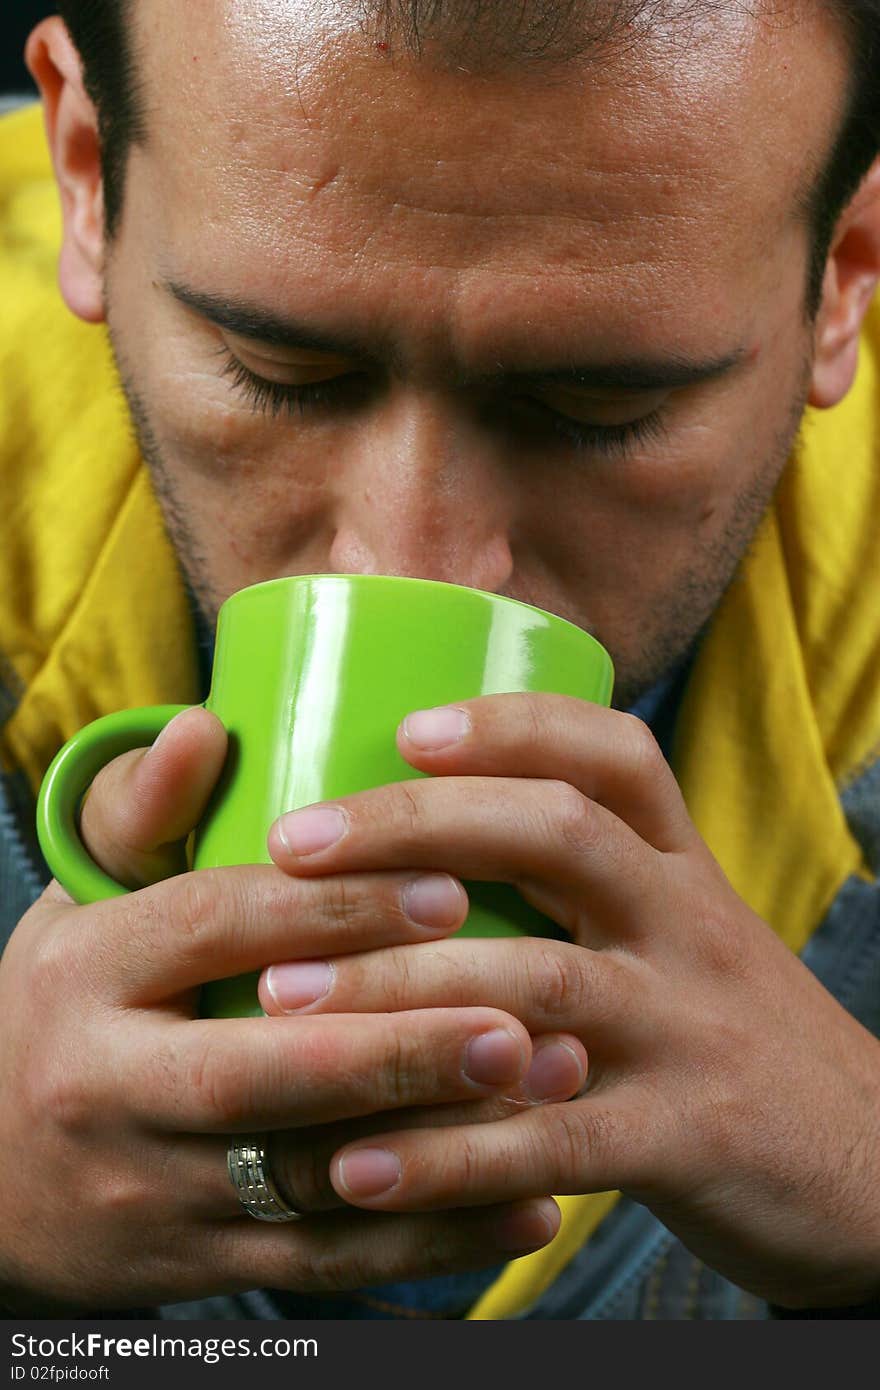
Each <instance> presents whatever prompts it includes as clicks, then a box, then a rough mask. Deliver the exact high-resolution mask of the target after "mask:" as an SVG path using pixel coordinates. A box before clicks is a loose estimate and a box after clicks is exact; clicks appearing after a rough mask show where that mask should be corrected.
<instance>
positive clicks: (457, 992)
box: [260, 937, 658, 1045]
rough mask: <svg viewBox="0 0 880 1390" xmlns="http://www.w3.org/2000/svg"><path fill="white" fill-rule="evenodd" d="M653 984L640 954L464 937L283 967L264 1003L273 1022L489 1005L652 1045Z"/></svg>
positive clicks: (553, 1028) (545, 1027)
mask: <svg viewBox="0 0 880 1390" xmlns="http://www.w3.org/2000/svg"><path fill="white" fill-rule="evenodd" d="M652 979H653V977H652V976H651V974H650V973H649V971H648V969H647V967H646V966H645V965H644V964H643V962H642V961H641V960H640V959H639V958H638V957H637V956H635V955H632V954H629V953H627V954H624V953H618V952H615V951H602V952H596V951H589V950H585V948H584V947H583V946H577V945H573V944H572V943H570V942H566V941H545V940H542V939H540V938H538V937H515V938H509V939H503V940H489V939H485V940H480V939H477V938H471V937H460V938H458V939H456V940H454V941H439V942H435V943H433V944H430V945H423V946H406V947H398V948H396V949H395V948H394V947H389V948H388V949H387V950H382V951H367V952H363V953H361V954H354V955H346V956H340V957H339V958H338V959H336V960H332V961H331V960H324V961H318V960H312V961H289V962H285V963H283V964H278V965H273V966H271V967H270V968H269V970H267V971H266V972H265V973H264V974H263V976H262V977H261V980H260V1002H261V1003H262V1005H263V1008H264V1009H265V1010H266V1012H267V1013H269V1014H273V1015H282V1014H288V1015H292V1014H298V1015H302V1014H303V1013H308V1014H315V1013H379V1012H393V1011H395V1010H399V1009H444V1008H455V1007H459V1006H474V1005H488V1006H490V1007H492V1008H495V1009H501V1010H503V1011H504V1012H505V1013H508V1014H512V1015H513V1016H514V1018H518V1019H519V1020H520V1022H521V1023H523V1024H524V1025H525V1027H526V1028H527V1029H528V1031H529V1032H530V1033H531V1034H532V1036H535V1035H536V1034H546V1033H551V1032H557V1031H564V1032H567V1033H573V1034H575V1035H577V1036H578V1037H582V1038H583V1039H584V1040H585V1041H587V1042H591V1041H593V1040H595V1039H605V1038H607V1037H608V1036H609V1035H610V1036H613V1037H614V1038H615V1039H616V1040H617V1042H618V1045H619V1044H620V1043H621V1041H622V1040H623V1039H629V1040H630V1041H631V1042H633V1041H637V1040H642V1041H649V1040H650V1038H651V1037H652V1036H655V1037H656V1030H657V1027H658V1022H657V1018H656V1015H655V1011H654V1009H653V1008H652V1007H651V1001H652V995H653V990H652Z"/></svg>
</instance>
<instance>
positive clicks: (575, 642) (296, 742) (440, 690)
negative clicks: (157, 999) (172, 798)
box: [37, 575, 614, 1018]
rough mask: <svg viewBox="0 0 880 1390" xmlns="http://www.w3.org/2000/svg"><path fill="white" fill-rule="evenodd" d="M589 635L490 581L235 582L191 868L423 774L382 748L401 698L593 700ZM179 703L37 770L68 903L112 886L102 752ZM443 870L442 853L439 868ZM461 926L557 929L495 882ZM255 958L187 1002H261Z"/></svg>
mask: <svg viewBox="0 0 880 1390" xmlns="http://www.w3.org/2000/svg"><path fill="white" fill-rule="evenodd" d="M613 682H614V672H613V667H612V664H611V659H610V657H609V656H608V654H607V652H606V651H605V650H604V648H603V647H602V646H601V645H600V644H599V643H598V642H597V641H596V640H595V638H593V637H591V636H589V634H588V633H586V632H583V631H582V630H581V629H580V628H578V627H575V626H574V624H572V623H569V622H566V621H565V620H564V619H563V618H558V617H555V616H554V615H553V614H551V613H545V612H543V611H542V610H541V609H539V608H532V607H530V606H529V605H528V604H525V603H520V602H518V601H517V600H516V599H510V598H504V597H501V596H500V595H498V594H491V593H483V592H481V591H480V590H477V589H467V588H462V587H460V586H458V585H454V584H442V583H436V582H434V581H431V580H422V579H404V578H395V577H386V576H382V575H305V576H298V577H293V578H289V579H274V580H270V581H269V582H268V583H265V584H256V585H253V586H252V587H250V588H247V589H242V590H241V591H240V592H239V593H236V594H233V595H232V597H231V598H229V599H228V600H227V601H226V603H225V604H224V605H223V607H222V608H221V610H220V616H219V620H218V624H217V644H216V650H215V654H214V670H213V678H212V682H211V693H210V695H209V696H208V699H207V701H206V702H205V707H206V708H207V709H209V710H211V711H212V712H213V713H214V714H216V715H217V716H218V718H219V719H220V720H221V722H222V723H223V725H224V727H225V728H226V731H227V733H228V735H229V752H228V755H227V759H226V764H225V766H224V770H223V773H222V776H221V778H220V781H219V783H218V786H217V788H216V790H215V793H214V796H213V797H212V800H211V803H210V805H209V807H208V810H207V812H206V814H205V816H204V818H203V820H202V821H201V823H200V825H199V826H198V828H197V830H196V833H195V836H194V839H193V845H192V864H193V867H194V868H195V869H210V868H217V867H220V866H225V865H235V864H267V863H270V862H271V861H270V858H269V853H268V850H267V847H266V837H267V835H268V832H269V828H270V826H271V825H272V824H273V822H274V821H275V820H276V819H277V818H278V816H280V815H282V814H283V813H284V812H285V811H292V810H297V809H299V808H300V807H302V806H308V805H311V804H312V803H314V802H321V801H333V800H336V799H337V798H339V797H344V796H348V795H351V794H352V793H354V792H358V791H364V790H367V789H369V788H372V787H378V786H382V785H384V784H386V783H390V782H400V781H404V780H407V779H412V778H416V777H421V776H423V775H425V774H423V773H420V772H417V771H416V770H415V769H414V768H412V767H410V766H409V764H408V763H406V762H404V760H403V758H402V757H401V756H400V754H399V752H398V751H397V746H396V742H395V733H396V729H397V726H398V724H400V722H401V721H402V720H403V719H404V718H405V717H406V715H408V714H411V713H412V712H413V711H414V710H418V709H429V708H433V707H435V706H439V705H447V704H454V703H456V702H460V701H462V700H468V699H472V698H474V697H475V696H478V695H493V694H496V695H497V694H504V693H508V692H513V691H536V692H537V691H546V692H553V693H556V694H561V695H572V696H577V697H579V698H581V699H583V700H589V701H592V702H593V703H595V704H602V705H608V704H609V703H610V700H611V691H612V687H613ZM184 708H186V706H173V705H172V706H167V705H166V706H161V707H157V708H153V709H141V710H129V711H125V712H123V713H121V714H113V715H109V716H107V717H106V718H104V719H99V720H97V721H96V722H95V723H94V724H90V725H89V726H88V727H87V728H85V729H82V730H81V731H80V732H79V733H78V734H76V735H75V736H74V738H72V739H71V740H70V742H69V743H67V744H65V746H64V748H62V750H61V752H60V753H59V754H58V756H57V757H56V759H55V761H54V762H53V764H52V766H51V767H50V769H49V771H48V772H47V774H46V777H45V779H44V782H43V785H42V788H41V791H40V797H39V803H38V808H37V831H38V835H39V839H40V845H41V848H42V850H43V854H44V856H45V858H46V862H47V864H48V865H49V868H50V869H51V871H52V873H53V874H54V875H55V877H56V878H57V879H58V881H59V882H60V883H61V884H62V885H63V886H64V888H66V890H67V892H68V893H70V895H71V897H72V898H73V899H74V901H76V902H79V903H87V902H98V901H100V900H102V899H105V898H112V897H117V896H120V895H122V894H123V893H125V892H127V891H128V890H127V889H125V888H124V887H123V886H122V885H121V884H119V883H116V882H115V881H114V880H113V879H112V878H110V877H109V876H108V875H107V874H105V873H104V872H103V871H102V870H101V869H100V868H99V867H98V865H97V864H96V863H95V862H94V860H92V859H91V858H90V856H89V854H88V853H87V851H86V849H85V847H84V846H83V844H82V841H81V839H80V837H79V834H78V830H77V817H78V813H79V807H80V804H81V802H82V798H83V796H84V794H85V792H86V790H87V789H88V787H89V785H90V783H91V782H92V780H93V778H94V777H95V776H96V775H97V773H98V772H99V771H100V769H101V768H102V767H103V766H104V765H105V764H106V763H108V762H110V761H111V760H112V759H113V758H116V757H118V756H119V755H120V754H121V753H125V752H127V751H129V750H130V749H132V748H138V747H143V746H146V745H147V744H149V743H151V742H152V741H153V740H154V739H155V738H157V737H158V735H159V734H160V733H161V731H162V729H163V728H164V727H165V725H166V724H167V723H168V722H169V720H171V719H172V718H173V717H174V715H175V714H178V713H180V711H181V709H184ZM438 867H441V868H442V865H441V866H438ZM467 888H468V893H469V897H470V911H469V913H468V917H467V921H466V922H465V924H464V926H463V927H462V928H461V932H462V934H465V935H470V936H507V935H520V934H525V935H532V936H535V935H539V936H540V935H548V934H551V933H552V934H554V935H556V934H557V929H556V928H555V926H553V925H552V924H551V923H549V921H548V920H547V919H546V918H545V917H543V916H542V915H541V914H540V913H539V912H537V911H536V910H535V909H534V908H532V907H531V906H530V905H529V904H528V903H526V901H525V900H524V899H523V898H522V897H521V896H520V895H519V894H518V893H517V892H516V891H515V890H514V889H513V888H512V887H510V886H508V885H506V884H492V883H470V884H468V885H467ZM257 980H258V976H257V975H256V974H249V975H244V976H238V977H235V978H232V979H225V980H218V981H215V982H212V983H210V984H207V985H206V986H205V988H204V990H203V992H202V1001H201V1008H202V1012H203V1014H205V1015H207V1016H211V1017H227V1018H229V1017H240V1016H254V1015H260V1014H262V1009H261V1007H260V1004H259V1001H258V999H257Z"/></svg>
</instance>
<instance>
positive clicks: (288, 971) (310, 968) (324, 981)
mask: <svg viewBox="0 0 880 1390" xmlns="http://www.w3.org/2000/svg"><path fill="white" fill-rule="evenodd" d="M332 983H333V967H332V966H331V965H329V964H328V963H327V961H325V960H298V961H291V962H290V963H289V964H288V963H286V962H285V964H284V965H273V966H271V967H270V968H269V970H268V971H267V973H266V988H267V989H268V991H269V993H270V994H271V996H272V998H273V999H274V1000H275V1003H276V1004H277V1005H278V1007H279V1009H281V1010H282V1012H283V1013H286V1014H293V1013H296V1011H297V1010H298V1009H305V1008H307V1007H308V1006H309V1004H316V1003H317V1001H318V1000H319V999H323V998H324V996H325V995H326V994H329V993H330V986H331V984H332Z"/></svg>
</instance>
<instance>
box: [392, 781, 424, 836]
mask: <svg viewBox="0 0 880 1390" xmlns="http://www.w3.org/2000/svg"><path fill="white" fill-rule="evenodd" d="M396 792H397V811H398V816H399V818H400V819H401V820H402V821H403V823H404V825H405V827H406V829H407V831H408V832H409V834H410V835H411V836H413V837H417V836H418V834H419V832H420V831H421V829H422V825H423V822H424V815H423V812H422V799H421V796H420V794H419V792H418V791H416V790H414V788H413V787H412V786H411V785H410V784H409V783H407V782H401V783H400V784H399V786H398V787H397V788H396Z"/></svg>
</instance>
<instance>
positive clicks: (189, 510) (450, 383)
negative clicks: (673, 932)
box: [107, 0, 845, 702]
mask: <svg viewBox="0 0 880 1390" xmlns="http://www.w3.org/2000/svg"><path fill="white" fill-rule="evenodd" d="M136 11H137V15H136V32H137V40H138V47H139V50H140V52H139V58H138V64H139V70H140V71H141V74H142V77H143V81H144V87H145V92H146V99H147V106H148V132H149V138H148V141H147V143H146V145H145V147H144V148H139V149H136V150H135V151H134V152H133V154H132V158H131V165H130V172H129V179H128V184H127V192H126V204H125V216H124V221H123V224H122V227H121V229H120V233H119V236H118V239H117V241H116V243H115V245H114V247H113V249H112V254H111V256H110V259H109V265H108V274H107V301H108V306H109V319H110V326H111V331H112V334H113V338H114V343H115V346H116V349H117V353H118V355H119V359H120V363H121V366H122V370H123V374H124V377H125V379H126V385H127V389H128V391H129V395H130V399H131V400H132V404H133V407H134V411H135V415H136V418H137V420H138V424H139V427H140V430H141V436H142V440H143V444H144V448H145V452H146V453H147V455H148V457H149V459H150V462H151V465H152V466H153V469H154V472H155V474H156V476H157V481H158V485H159V491H160V495H161V496H162V498H163V503H164V505H165V508H166V515H167V517H168V519H169V524H170V527H171V530H172V533H173V535H174V537H175V540H176V543H177V545H178V548H179V550H180V552H181V557H182V560H183V562H184V565H185V567H186V568H187V570H188V572H189V574H190V577H191V580H192V582H193V584H194V586H195V588H196V592H197V593H198V595H199V598H200V600H201V602H202V605H203V607H204V608H205V611H206V613H207V614H208V615H209V616H213V614H214V613H215V612H216V608H217V607H218V605H219V604H220V603H221V602H222V601H223V599H225V598H226V597H227V596H228V595H229V594H230V593H232V592H233V591H235V590H236V589H239V588H241V587H243V586H245V585H247V584H251V583H255V582H257V581H260V580H264V579H270V578H274V577H276V576H280V575H287V574H301V573H314V572H322V571H333V572H370V573H373V572H376V573H387V574H406V575H417V576H422V577H427V578H435V579H442V580H447V581H452V582H457V583H462V584H468V585H473V586H475V587H478V588H483V589H493V590H497V591H499V592H503V593H506V594H510V595H512V596H514V597H516V598H520V599H524V600H526V601H527V602H531V603H535V604H538V605H540V606H541V607H544V608H547V609H550V610H552V611H555V612H557V613H560V614H562V615H563V616H565V617H567V618H569V619H571V620H573V621H574V622H576V623H579V624H580V625H581V626H584V627H586V628H588V629H590V630H591V631H593V632H594V633H595V634H596V635H597V636H598V637H599V638H600V640H602V641H603V642H604V643H605V645H606V646H607V647H608V648H609V650H610V651H611V653H612V655H613V657H614V659H615V663H616V666H617V669H618V690H617V701H618V702H626V701H628V700H629V699H630V698H631V697H632V696H633V695H634V694H635V693H636V692H637V691H638V690H640V689H641V688H643V687H644V686H645V685H646V684H648V683H650V682H651V681H652V680H653V679H655V678H656V677H657V676H658V675H659V674H660V673H661V672H662V671H663V670H665V669H667V668H668V667H669V665H670V664H671V662H673V661H674V659H675V658H676V656H678V655H680V654H681V653H683V652H684V651H685V650H686V649H687V647H688V646H689V644H690V643H691V642H692V640H693V639H694V637H695V635H696V634H697V633H698V631H699V630H700V628H701V627H702V625H703V624H704V623H705V621H706V619H707V617H708V616H709V615H710V613H711V612H712V610H713V608H714V607H715V605H716V603H717V601H718V598H719V597H720V595H721V593H722V592H723V589H724V588H725V586H726V584H727V582H728V580H729V578H730V576H731V574H732V572H733V570H734V568H735V565H736V562H737V560H738V559H739V557H740V556H741V555H742V553H743V551H744V549H745V547H746V546H747V544H748V542H749V539H750V537H751V535H752V534H753V532H754V529H755V526H756V525H757V522H758V520H759V518H760V516H761V514H762V513H763V511H764V509H765V508H766V505H767V502H768V501H769V498H770V496H771V494H772V491H773V489H774V486H775V483H776V481H777V479H778V476H779V473H780V471H781V469H782V467H783V466H784V463H785V460H786V457H787V455H788V451H789V448H790V445H791V442H792V439H793V435H794V433H795V431H796V428H797V424H798V421H799V418H800V414H801V410H802V406H803V402H804V399H805V394H806V373H807V367H808V362H809V355H810V330H809V326H808V324H807V323H806V320H805V315H804V291H805V282H806V265H807V256H808V246H809V234H808V229H807V227H806V225H805V222H804V219H803V217H802V216H799V215H798V200H799V197H800V195H801V194H803V193H804V192H805V191H806V190H807V189H808V188H809V185H810V180H811V176H812V175H813V174H814V173H815V172H816V171H817V169H818V168H819V167H820V166H821V163H822V159H823V158H824V156H825V153H826V152H827V150H828V148H829V145H830V141H831V137H832V133H833V132H834V130H835V128H836V125H837V122H838V120H839V117H840V111H841V103H842V97H843V88H844V71H845V58H844V55H843V52H842V45H840V44H839V43H838V42H837V41H836V36H835V31H834V30H833V29H831V28H830V27H829V28H827V29H826V28H824V27H821V24H822V22H821V21H820V20H818V19H817V20H816V21H815V22H810V23H807V22H801V23H792V24H787V25H783V24H780V25H779V26H778V27H777V28H776V29H775V30H769V29H767V28H766V27H765V26H764V25H763V24H762V23H759V22H758V21H757V20H754V19H743V18H742V17H739V18H738V19H736V20H735V21H734V19H731V20H724V19H723V18H720V17H717V16H713V18H712V20H711V30H707V32H706V33H702V32H701V31H700V30H699V29H698V28H696V29H695V28H693V26H692V27H691V28H690V30H689V31H688V33H687V34H685V32H684V31H681V32H678V33H677V32H676V31H675V29H674V28H673V30H672V31H671V33H669V34H667V35H661V34H658V33H655V34H654V35H653V36H645V35H640V34H638V33H636V34H634V35H633V36H632V38H631V41H630V43H629V44H628V45H626V46H624V47H623V48H621V49H620V50H619V51H618V52H617V53H616V54H611V55H608V54H606V55H604V56H601V57H600V56H598V55H596V56H594V57H593V58H587V59H582V60H579V61H578V62H577V63H573V64H569V65H567V66H560V67H553V68H548V67H546V66H544V65H541V64H538V65H536V66H533V67H531V68H530V67H519V68H512V67H511V68H509V69H508V70H507V71H506V72H495V73H492V72H483V73H474V72H472V71H468V70H465V69H466V66H467V65H466V64H465V63H464V62H463V63H462V64H461V66H456V65H455V63H452V64H446V65H444V66H441V65H440V64H438V63H433V62H431V61H430V55H429V56H428V57H427V58H423V59H421V60H418V59H415V58H413V57H410V56H407V55H406V54H405V53H404V52H402V51H399V50H397V49H395V48H394V47H393V46H392V47H391V48H390V49H389V48H384V47H382V46H379V45H377V44H375V43H374V42H372V41H371V40H370V38H369V37H367V36H365V35H364V33H363V32H362V31H361V29H360V28H359V27H358V26H356V25H354V26H352V27H349V28H347V27H346V25H345V23H344V22H343V20H340V18H339V14H340V12H342V13H343V14H344V7H339V6H331V5H329V4H328V5H326V6H324V5H318V6H315V5H306V4H305V3H303V4H301V5H297V4H293V3H290V2H289V0H285V3H277V0H276V2H275V3H270V2H269V0H249V3H237V4H235V5H231V4H228V5H227V4H218V5H216V6H214V7H213V8H212V13H213V15H214V18H212V19H211V20H210V21H206V19H205V14H204V11H203V8H202V7H201V6H185V5H180V4H178V3H176V0H143V3H141V4H140V5H139V6H137V7H136ZM820 27H821V32H818V31H819V29H820ZM688 35H689V36H688ZM793 74H796V76H793Z"/></svg>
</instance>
